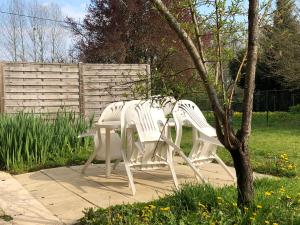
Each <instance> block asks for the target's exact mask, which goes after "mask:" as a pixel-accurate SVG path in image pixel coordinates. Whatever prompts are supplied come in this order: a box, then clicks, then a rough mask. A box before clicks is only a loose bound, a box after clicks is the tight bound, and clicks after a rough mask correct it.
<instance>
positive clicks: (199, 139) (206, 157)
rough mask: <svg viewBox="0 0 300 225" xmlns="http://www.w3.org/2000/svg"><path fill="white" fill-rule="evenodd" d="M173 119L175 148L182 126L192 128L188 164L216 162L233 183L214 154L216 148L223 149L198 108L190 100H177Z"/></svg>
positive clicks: (225, 167)
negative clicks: (191, 142) (191, 144)
mask: <svg viewBox="0 0 300 225" xmlns="http://www.w3.org/2000/svg"><path fill="white" fill-rule="evenodd" d="M173 117H174V120H175V126H176V140H175V145H176V146H179V147H180V143H181V138H182V126H183V125H186V124H188V125H191V126H192V127H193V147H192V150H191V152H190V154H189V156H188V159H189V160H190V162H191V163H192V164H193V165H194V166H196V167H198V166H200V165H201V164H204V163H210V162H212V161H213V160H216V161H217V162H218V163H219V164H220V165H221V166H222V167H223V168H224V170H225V171H226V172H227V173H228V174H229V175H230V177H232V179H233V180H234V181H235V176H234V175H233V173H232V172H231V171H230V170H229V169H228V167H227V166H226V164H225V163H224V162H223V161H222V159H221V158H220V157H219V156H218V155H217V154H216V150H217V147H218V146H220V147H223V145H222V144H221V143H220V141H219V140H218V138H217V134H216V130H215V128H213V127H212V126H211V125H210V124H209V123H208V122H207V121H206V119H205V117H204V115H203V114H202V112H201V111H200V109H199V108H198V106H197V105H196V104H195V103H193V102H192V101H190V100H179V101H178V102H177V103H176V105H175V107H174V110H173ZM202 180H203V181H205V179H202Z"/></svg>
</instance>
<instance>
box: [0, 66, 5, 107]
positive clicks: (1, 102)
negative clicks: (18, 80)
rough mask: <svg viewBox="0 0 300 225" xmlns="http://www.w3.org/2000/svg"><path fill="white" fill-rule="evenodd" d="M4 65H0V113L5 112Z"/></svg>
mask: <svg viewBox="0 0 300 225" xmlns="http://www.w3.org/2000/svg"><path fill="white" fill-rule="evenodd" d="M4 65H5V64H4V63H0V113H4V112H5V77H4V76H5V74H4Z"/></svg>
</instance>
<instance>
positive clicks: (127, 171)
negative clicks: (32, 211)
mask: <svg viewBox="0 0 300 225" xmlns="http://www.w3.org/2000/svg"><path fill="white" fill-rule="evenodd" d="M121 152H122V156H123V160H124V165H125V170H126V173H127V176H128V181H129V186H130V188H131V191H132V195H133V196H134V195H135V193H136V189H135V185H134V182H133V176H132V173H131V170H130V166H129V163H128V161H127V158H126V156H125V153H124V152H123V150H121Z"/></svg>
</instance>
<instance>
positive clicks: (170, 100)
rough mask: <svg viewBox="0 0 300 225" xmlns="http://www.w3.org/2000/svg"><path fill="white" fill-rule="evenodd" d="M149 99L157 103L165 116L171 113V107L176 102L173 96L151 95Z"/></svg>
mask: <svg viewBox="0 0 300 225" xmlns="http://www.w3.org/2000/svg"><path fill="white" fill-rule="evenodd" d="M150 100H151V101H152V102H155V103H156V104H158V105H159V106H160V107H161V108H162V110H163V111H164V114H165V116H168V115H170V114H172V111H173V108H174V106H175V104H176V99H175V98H174V97H173V96H160V95H154V96H151V98H150Z"/></svg>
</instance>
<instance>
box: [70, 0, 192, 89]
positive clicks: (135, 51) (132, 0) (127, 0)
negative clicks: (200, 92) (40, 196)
mask: <svg viewBox="0 0 300 225" xmlns="http://www.w3.org/2000/svg"><path fill="white" fill-rule="evenodd" d="M167 2H168V5H169V6H170V7H172V6H175V5H173V4H172V2H176V1H167ZM177 2H178V1H177ZM173 10H174V11H177V13H178V15H179V16H180V19H181V21H182V22H183V21H185V20H189V19H190V15H189V10H186V9H185V10H180V9H179V8H173ZM67 21H68V23H69V24H70V27H71V29H72V31H73V34H74V35H75V41H76V44H75V48H76V49H77V52H78V53H79V55H78V56H79V60H80V61H83V62H89V63H148V64H150V65H151V68H152V71H153V74H152V75H153V76H156V74H157V77H159V79H155V80H156V81H158V80H159V81H160V82H157V83H156V84H157V85H154V86H155V87H156V88H158V87H159V86H163V85H164V84H163V83H161V81H163V80H166V82H165V84H168V85H170V84H172V82H174V83H178V81H179V80H186V79H187V78H186V75H187V74H188V75H189V77H191V76H192V75H191V74H192V73H191V71H192V70H191V67H193V65H192V62H191V60H190V58H189V57H188V54H187V51H186V50H185V48H184V47H183V45H182V43H181V42H180V40H179V39H178V37H177V36H176V35H175V32H174V31H173V30H172V29H171V28H170V27H169V26H168V25H167V24H166V23H165V22H164V20H163V18H162V17H161V16H160V15H159V13H158V12H157V10H155V8H154V7H153V6H152V4H151V2H150V1H149V0H142V1H140V0H122V1H120V0H92V1H91V3H90V5H89V8H88V12H87V14H86V16H85V19H84V20H83V24H82V25H80V24H78V23H76V22H75V21H74V20H73V19H71V18H68V20H67ZM179 71H185V72H184V73H182V77H181V78H180V79H178V76H177V79H176V80H173V81H172V74H173V73H177V72H179ZM154 72H157V73H154ZM158 74H159V75H158ZM161 76H163V77H161ZM154 86H153V87H154ZM174 87H175V85H174Z"/></svg>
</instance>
